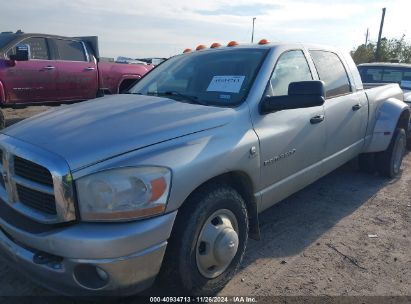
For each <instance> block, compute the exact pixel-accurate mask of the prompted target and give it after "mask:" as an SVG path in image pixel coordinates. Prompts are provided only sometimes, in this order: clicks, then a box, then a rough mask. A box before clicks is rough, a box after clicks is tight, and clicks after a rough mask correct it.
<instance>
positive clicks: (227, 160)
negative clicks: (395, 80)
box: [0, 41, 410, 295]
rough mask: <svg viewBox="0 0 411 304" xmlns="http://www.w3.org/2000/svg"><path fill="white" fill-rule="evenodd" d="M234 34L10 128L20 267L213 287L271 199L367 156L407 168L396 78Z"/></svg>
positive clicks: (81, 288)
mask: <svg viewBox="0 0 411 304" xmlns="http://www.w3.org/2000/svg"><path fill="white" fill-rule="evenodd" d="M229 45H233V46H232V47H220V48H214V49H204V50H201V51H196V52H192V53H186V54H181V55H178V56H175V57H172V58H170V59H169V60H167V61H165V62H164V63H163V64H161V65H159V66H158V67H157V68H156V69H154V70H153V71H152V72H150V73H149V74H148V75H147V76H145V77H144V78H143V79H141V80H140V81H139V82H138V83H137V84H136V85H134V86H133V87H132V88H130V90H129V92H128V93H129V94H120V95H116V96H109V97H103V98H102V99H100V100H90V101H87V102H84V103H81V104H76V105H70V106H67V107H64V108H61V109H55V110H52V111H49V112H47V113H44V114H42V115H40V116H37V117H33V118H31V119H28V120H25V121H23V122H20V123H18V124H15V125H13V126H11V127H9V128H6V129H4V130H3V131H2V133H1V134H0V153H1V156H2V157H1V158H0V159H1V160H2V163H1V166H0V169H1V174H0V199H1V200H0V256H2V257H4V258H5V259H6V260H7V261H8V265H10V266H14V267H16V268H17V269H20V270H21V271H23V272H24V273H27V274H29V275H30V276H31V277H32V278H33V279H35V280H36V282H39V283H42V284H43V285H44V286H46V287H48V288H52V289H55V290H58V291H59V292H62V293H66V294H94V295H96V294H103V295H104V294H113V295H124V294H129V293H133V292H138V291H141V290H143V289H145V288H147V287H148V286H150V285H151V284H152V283H153V281H154V279H155V278H156V277H157V275H158V274H159V273H161V274H162V277H163V278H165V279H167V280H169V283H170V282H171V283H170V284H176V285H177V286H179V287H181V288H183V290H184V291H183V292H182V294H190V295H209V294H214V293H216V292H218V291H219V290H220V289H221V288H223V287H224V285H225V284H226V283H227V282H228V281H229V280H230V279H231V278H232V277H233V276H234V274H235V273H236V271H237V270H238V269H239V267H240V264H241V260H242V258H243V256H244V253H245V249H246V246H247V242H248V237H249V236H250V237H252V238H255V239H258V238H259V221H258V214H259V213H260V212H262V211H263V210H265V209H267V208H269V207H271V206H272V205H274V204H275V203H277V202H279V201H281V200H282V199H284V198H286V197H287V196H289V195H291V194H292V193H294V192H296V191H298V190H300V189H302V188H303V187H305V186H306V185H308V184H310V183H312V182H314V181H315V180H317V179H319V178H320V177H322V176H324V175H326V174H328V173H329V172H331V171H332V170H334V169H336V168H337V167H339V166H341V165H342V164H344V163H345V162H347V161H349V160H351V159H352V158H354V157H357V156H358V155H360V164H361V167H362V168H364V169H366V170H367V171H370V172H375V171H378V172H379V173H380V174H381V175H383V176H386V177H389V178H392V177H395V176H398V175H399V174H400V172H401V170H400V167H401V163H402V159H403V156H404V149H405V131H404V129H406V128H407V124H408V121H409V116H410V108H409V107H408V106H407V105H406V104H405V103H404V102H403V101H402V99H403V93H402V91H401V89H400V88H399V86H398V85H397V84H388V85H385V86H379V87H375V88H372V89H368V90H364V88H363V84H362V82H361V78H360V75H359V73H358V70H357V68H356V66H355V64H354V62H353V61H352V59H351V57H350V56H349V55H344V54H342V53H341V52H339V51H338V50H335V49H333V48H328V47H317V46H311V45H301V44H289V43H284V44H282V43H272V44H270V43H268V42H267V41H261V42H260V43H259V44H252V45H251V44H250V45H243V46H235V45H236V44H235V43H230V44H229ZM73 121H74V122H75V123H73ZM160 269H162V271H160ZM256 275H258V274H256ZM171 286H173V287H174V285H171Z"/></svg>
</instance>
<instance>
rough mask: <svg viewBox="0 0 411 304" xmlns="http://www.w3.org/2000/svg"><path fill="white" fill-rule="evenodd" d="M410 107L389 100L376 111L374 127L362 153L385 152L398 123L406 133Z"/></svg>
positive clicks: (400, 102)
mask: <svg viewBox="0 0 411 304" xmlns="http://www.w3.org/2000/svg"><path fill="white" fill-rule="evenodd" d="M409 118H410V107H409V106H408V105H407V104H406V103H404V102H403V101H401V100H399V99H396V98H389V99H387V100H386V101H384V102H383V103H382V104H381V106H380V107H379V108H378V109H377V113H376V115H375V125H374V128H373V131H372V134H371V140H370V141H369V143H368V145H367V147H366V149H365V151H364V152H367V153H369V152H381V151H385V150H386V149H387V148H388V146H389V144H390V142H391V138H392V136H393V134H394V131H395V128H396V127H397V125H398V124H399V123H403V124H404V125H403V127H404V128H405V131H406V132H407V131H408V123H409Z"/></svg>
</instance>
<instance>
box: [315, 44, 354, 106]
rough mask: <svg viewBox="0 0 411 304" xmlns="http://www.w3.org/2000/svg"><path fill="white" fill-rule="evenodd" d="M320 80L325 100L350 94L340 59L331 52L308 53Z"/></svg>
mask: <svg viewBox="0 0 411 304" xmlns="http://www.w3.org/2000/svg"><path fill="white" fill-rule="evenodd" d="M310 54H311V57H312V59H313V61H314V64H315V67H316V68H317V72H318V76H319V77H320V80H322V81H324V84H325V96H326V98H333V97H336V96H340V95H345V94H348V93H350V92H351V86H350V81H349V79H348V75H347V71H346V70H345V67H344V65H343V63H342V62H341V60H340V58H339V57H338V56H337V55H336V54H335V53H332V52H326V51H310Z"/></svg>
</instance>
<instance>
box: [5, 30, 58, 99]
mask: <svg viewBox="0 0 411 304" xmlns="http://www.w3.org/2000/svg"><path fill="white" fill-rule="evenodd" d="M18 44H27V45H28V46H29V48H30V58H29V60H28V61H16V65H15V66H13V67H11V66H8V67H7V68H6V69H7V70H6V73H5V77H4V79H2V81H3V83H4V86H5V88H6V92H7V94H8V100H10V102H12V103H30V102H41V101H53V100H55V97H56V69H55V67H54V65H53V61H52V60H51V57H50V48H49V45H48V43H47V40H46V39H45V38H44V37H31V38H27V39H24V40H23V41H20V42H19V43H18ZM14 49H15V46H13V47H12V48H11V49H10V50H9V51H8V52H7V56H10V55H11V54H13V52H14Z"/></svg>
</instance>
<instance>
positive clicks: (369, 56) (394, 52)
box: [351, 35, 411, 64]
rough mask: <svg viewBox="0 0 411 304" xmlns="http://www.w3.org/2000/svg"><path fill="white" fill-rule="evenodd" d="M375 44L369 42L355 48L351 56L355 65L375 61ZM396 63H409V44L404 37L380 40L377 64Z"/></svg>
mask: <svg viewBox="0 0 411 304" xmlns="http://www.w3.org/2000/svg"><path fill="white" fill-rule="evenodd" d="M376 52H377V44H376V43H374V42H371V43H369V44H367V45H365V44H362V45H360V46H358V47H356V48H355V49H354V50H353V51H352V52H351V56H352V58H353V59H354V62H355V63H356V64H360V63H368V62H374V61H376V58H375V57H376ZM393 60H395V61H398V62H402V63H411V44H410V42H408V41H406V40H405V35H403V36H402V37H401V39H397V38H391V39H387V38H382V39H381V48H380V56H379V60H378V61H379V62H390V61H393Z"/></svg>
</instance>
